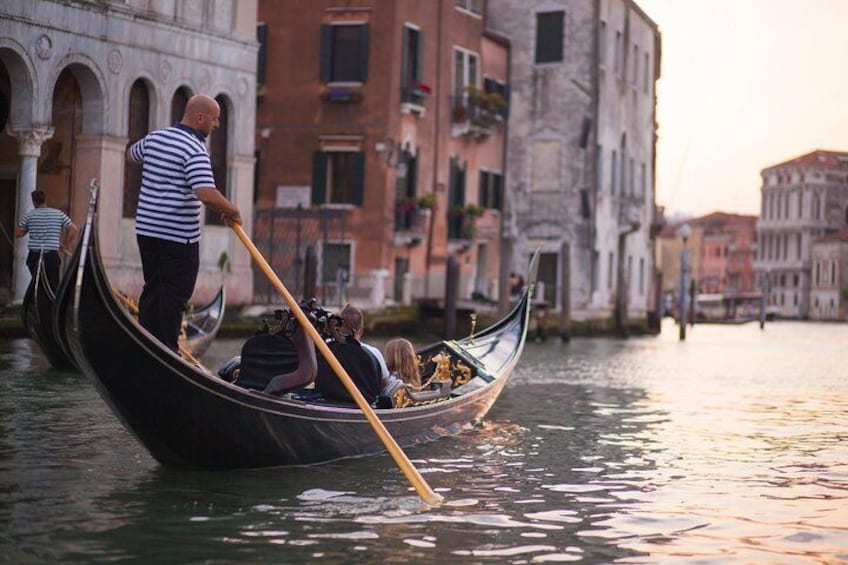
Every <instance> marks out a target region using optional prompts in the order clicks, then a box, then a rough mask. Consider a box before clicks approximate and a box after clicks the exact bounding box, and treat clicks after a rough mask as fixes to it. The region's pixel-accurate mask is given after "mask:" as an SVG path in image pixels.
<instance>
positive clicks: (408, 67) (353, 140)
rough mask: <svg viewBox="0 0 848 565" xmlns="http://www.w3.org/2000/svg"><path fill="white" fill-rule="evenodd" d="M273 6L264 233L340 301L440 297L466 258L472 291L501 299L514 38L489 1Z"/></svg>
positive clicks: (264, 134) (293, 273)
mask: <svg viewBox="0 0 848 565" xmlns="http://www.w3.org/2000/svg"><path fill="white" fill-rule="evenodd" d="M259 6H260V8H259V19H260V22H261V24H260V29H262V30H263V31H262V32H261V33H262V35H263V45H264V48H263V49H264V53H263V55H261V56H260V61H261V63H260V71H259V72H260V75H261V77H262V78H261V80H260V87H259V93H258V94H259V97H258V105H257V147H258V148H259V166H258V172H259V173H258V174H259V182H258V191H257V201H256V206H257V222H256V233H255V239H256V241H257V242H258V243H259V244H260V247H261V248H264V249H266V256H269V257H271V258H272V259H271V262H272V265H273V266H274V268H275V270H276V271H277V272H278V273H280V275H281V277H282V278H283V280H284V281H285V282H286V283H287V285H288V286H290V287H291V288H292V289H293V291H294V293H295V294H296V295H304V294H305V293H306V294H311V292H306V291H307V290H308V289H309V287H310V285H312V284H314V285H315V295H317V296H318V297H319V299H321V300H322V302H324V303H326V304H328V305H330V306H335V305H336V304H342V303H343V302H345V301H346V300H347V299H350V300H359V301H361V302H362V303H366V304H371V305H375V306H379V305H383V304H385V303H392V302H395V303H404V302H405V303H408V302H410V301H412V300H415V299H419V298H433V299H436V298H441V297H443V296H444V295H445V274H446V270H447V264H448V260H449V259H450V258H454V259H456V262H457V265H458V267H459V279H460V280H459V289H458V290H459V297H460V298H470V297H471V296H472V295H476V293H479V294H482V295H485V296H488V297H490V298H495V297H496V296H497V293H498V284H497V280H498V275H499V260H500V256H501V249H500V221H501V212H500V209H501V207H502V206H501V203H502V200H503V196H502V195H503V191H504V185H503V180H502V179H503V171H504V167H503V154H504V134H503V132H504V122H505V119H506V114H507V108H506V99H505V97H504V94H505V89H506V81H507V72H508V67H507V63H508V52H509V42H508V41H507V40H505V39H504V38H503V37H500V36H498V35H497V34H493V33H491V32H489V31H487V30H486V28H485V20H484V14H483V12H482V10H483V2H481V1H479V0H428V1H427V2H423V1H419V0H352V1H348V2H337V1H333V0H315V1H312V2H302V1H301V0H275V1H270V0H269V1H262V2H260V4H259ZM310 253H314V260H315V261H316V262H317V273H318V276H317V279H318V280H317V281H308V280H306V279H305V277H304V270H303V269H304V268H305V265H306V264H307V263H309V261H311V260H312V259H310V257H311V256H310ZM266 286H267V285H265V284H264V281H261V280H257V282H256V293H257V295H263V294H264V293H265V292H267V291H266V290H265V287H266Z"/></svg>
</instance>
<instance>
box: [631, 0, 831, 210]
mask: <svg viewBox="0 0 848 565" xmlns="http://www.w3.org/2000/svg"><path fill="white" fill-rule="evenodd" d="M636 1H637V3H638V4H639V6H640V7H641V8H642V9H643V10H644V11H645V12H646V13H647V14H648V15H649V16H650V17H651V18H652V19H653V20H654V21H655V22H656V23H657V24H658V25H659V28H660V32H661V33H662V67H661V69H662V76H661V77H660V80H659V82H658V83H657V96H658V102H657V103H658V108H657V114H658V116H657V118H658V121H659V132H658V133H659V141H658V145H657V196H656V198H657V204H658V205H664V206H666V213H671V214H675V213H685V214H688V215H695V216H698V215H703V214H707V213H709V212H712V211H716V210H721V211H727V212H739V213H744V214H758V213H759V206H760V184H761V182H760V170H762V169H763V168H765V167H768V166H770V165H774V164H777V163H780V162H782V161H786V160H788V159H790V158H793V157H796V156H798V155H802V154H804V153H808V152H810V151H812V150H814V149H830V150H836V151H848V36H847V35H846V31H845V28H846V25H848V0H708V1H704V0H636Z"/></svg>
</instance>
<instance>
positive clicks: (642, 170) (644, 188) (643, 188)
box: [639, 163, 648, 196]
mask: <svg viewBox="0 0 848 565" xmlns="http://www.w3.org/2000/svg"><path fill="white" fill-rule="evenodd" d="M639 178H640V179H641V180H640V182H639V188H640V192H639V195H640V196H645V195H646V194H648V169H647V168H646V167H645V163H641V164H640V165H639Z"/></svg>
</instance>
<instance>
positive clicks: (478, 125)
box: [451, 86, 506, 139]
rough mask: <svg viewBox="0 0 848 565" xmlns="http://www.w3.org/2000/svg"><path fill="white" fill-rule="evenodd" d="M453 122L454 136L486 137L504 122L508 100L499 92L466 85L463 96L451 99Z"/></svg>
mask: <svg viewBox="0 0 848 565" xmlns="http://www.w3.org/2000/svg"><path fill="white" fill-rule="evenodd" d="M451 108H452V110H451V122H452V124H453V127H452V130H453V134H454V136H460V135H468V136H470V137H473V138H475V139H485V138H486V137H488V136H489V135H491V133H492V130H493V129H494V128H495V127H497V126H499V125H500V124H502V123H503V121H504V116H505V115H506V101H505V100H504V98H503V96H501V95H500V94H498V93H497V92H491V93H488V92H484V91H482V90H480V89H479V88H476V87H473V86H469V87H466V89H465V93H464V94H463V95H462V96H454V97H453V99H452V100H451Z"/></svg>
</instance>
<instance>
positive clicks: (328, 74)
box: [321, 25, 333, 82]
mask: <svg viewBox="0 0 848 565" xmlns="http://www.w3.org/2000/svg"><path fill="white" fill-rule="evenodd" d="M332 74H333V26H330V25H322V26H321V82H330V80H332Z"/></svg>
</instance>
